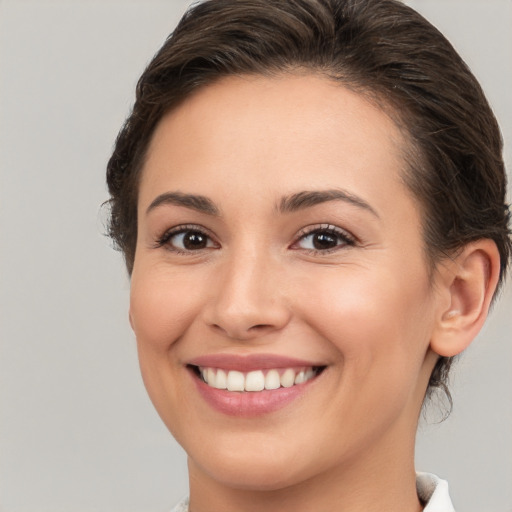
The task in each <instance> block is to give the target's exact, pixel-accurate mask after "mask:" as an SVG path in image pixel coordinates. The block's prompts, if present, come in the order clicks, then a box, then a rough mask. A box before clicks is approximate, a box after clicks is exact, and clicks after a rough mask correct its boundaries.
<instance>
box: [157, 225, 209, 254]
mask: <svg viewBox="0 0 512 512" xmlns="http://www.w3.org/2000/svg"><path fill="white" fill-rule="evenodd" d="M157 247H166V248H167V249H169V250H171V251H174V252H178V253H187V252H193V251H201V250H203V249H210V248H215V247H218V245H217V244H216V243H215V242H214V241H213V240H212V239H211V237H210V236H209V235H207V234H206V233H205V232H204V231H201V230H199V229H191V228H187V227H183V228H176V229H174V230H172V231H170V232H168V233H166V234H165V235H164V236H163V237H162V238H161V239H160V240H159V241H158V243H157Z"/></svg>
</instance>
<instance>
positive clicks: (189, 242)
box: [181, 231, 208, 251]
mask: <svg viewBox="0 0 512 512" xmlns="http://www.w3.org/2000/svg"><path fill="white" fill-rule="evenodd" d="M181 236H182V244H183V247H184V248H185V249H187V250H189V251H193V250H197V249H205V248H206V247H207V246H208V237H207V236H206V235H205V234H204V233H201V232H200V231H187V232H185V233H183V234H182V235H181Z"/></svg>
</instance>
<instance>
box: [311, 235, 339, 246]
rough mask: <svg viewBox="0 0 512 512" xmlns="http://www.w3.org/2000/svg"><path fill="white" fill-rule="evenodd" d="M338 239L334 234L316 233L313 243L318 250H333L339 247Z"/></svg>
mask: <svg viewBox="0 0 512 512" xmlns="http://www.w3.org/2000/svg"><path fill="white" fill-rule="evenodd" d="M338 238H339V237H338V236H336V235H333V234H332V233H314V234H313V235H312V237H311V242H312V245H313V247H314V248H315V249H317V250H325V249H332V248H333V247H336V246H337V245H338Z"/></svg>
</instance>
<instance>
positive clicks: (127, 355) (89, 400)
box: [0, 0, 512, 512]
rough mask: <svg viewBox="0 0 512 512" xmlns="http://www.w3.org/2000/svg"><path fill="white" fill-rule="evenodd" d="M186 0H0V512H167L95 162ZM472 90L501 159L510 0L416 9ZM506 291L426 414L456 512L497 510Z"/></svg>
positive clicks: (506, 472) (510, 85)
mask: <svg viewBox="0 0 512 512" xmlns="http://www.w3.org/2000/svg"><path fill="white" fill-rule="evenodd" d="M187 3H188V2H186V1H184V0H183V1H181V0H180V1H174V2H173V1H169V0H168V1H159V0H145V1H143V0H139V1H130V0H125V1H121V0H117V1H116V0H106V1H105V0H104V1H101V2H100V1H94V0H89V1H86V0H83V1H79V0H68V1H63V0H46V1H44V0H39V1H29V0H17V1H15V0H4V1H1V0H0V247H1V250H0V511H2V512H21V511H23V512H32V511H34V512H35V511H38V512H44V511H48V512H50V511H51V512H60V511H62V512H64V511H66V512H69V511H73V512H75V511H76V512H85V511H88V512H89V511H108V512H121V511H122V512H132V511H133V512H135V511H164V510H168V509H169V508H170V507H171V505H172V504H173V503H174V502H175V501H177V500H178V499H179V497H181V496H182V495H183V494H185V493H186V489H187V478H186V467H185V457H184V455H183V453H182V451H181V449H180V448H179V447H178V446H177V445H176V443H175V442H174V441H173V440H172V439H171V437H170V435H169V434H168V433H167V431H166V429H165V428H164V426H163V425H162V424H161V422H160V420H159V418H158V417H157V415H156V413H155V412H154V411H153V408H152V406H151V404H150V402H149V399H148V398H147V397H146V394H145V390H144V389H143V385H142V381H141V378H140V376H139V373H138V366H137V360H136V351H135V343H134V338H133V335H132V333H131V331H130V329H129V327H128V321H127V320H128V313H127V310H128V289H129V283H128V279H127V277H126V275H125V272H124V269H123V265H122V261H121V258H120V256H119V254H117V253H115V252H114V251H112V250H111V249H110V246H109V242H108V240H107V239H106V238H105V237H104V236H103V235H102V232H103V229H104V228H103V222H104V214H103V213H102V211H101V208H100V205H101V203H102V202H103V201H104V200H105V199H106V198H107V194H106V190H105V185H104V167H105V163H106V161H107V158H108V156H109V152H110V150H111V147H112V143H113V141H114V138H115V135H116V133H117V130H118V129H119V127H120V125H121V123H122V121H123V119H124V117H125V116H126V114H127V112H128V109H129V107H130V105H131V101H132V98H133V90H134V84H135V81H136V79H137V77H138V75H139V74H140V72H141V71H142V69H143V67H144V65H145V64H146V63H147V62H148V60H149V58H150V57H151V56H152V55H153V53H154V52H155V51H156V50H157V49H158V47H159V45H160V44H161V43H162V42H163V40H164V38H165V37H166V36H167V34H168V33H169V32H170V31H171V29H172V27H173V26H174V25H175V23H176V21H177V20H178V18H179V16H180V15H181V13H182V12H183V10H184V8H185V6H186V4H187ZM409 3H410V4H411V5H413V6H414V7H416V8H417V9H418V10H420V11H421V12H423V13H424V14H425V15H426V16H427V17H428V18H429V19H430V20H431V21H432V22H433V23H434V24H436V25H437V26H438V27H439V28H440V29H441V30H442V31H443V32H444V33H445V34H446V35H447V36H448V37H449V38H450V39H451V40H452V42H453V43H454V44H455V46H456V47H457V48H458V50H459V51H460V52H461V53H462V55H463V57H464V58H465V59H466V60H467V62H468V63H469V65H470V66H471V67H472V69H473V70H474V72H475V74H476V75H477V77H478V78H479V79H480V80H481V82H482V84H483V86H484V89H485V90H486V91H487V93H488V96H489V98H490V101H491V103H492V105H493V107H494V109H495V111H496V114H497V116H498V118H499V120H500V122H501V124H502V128H503V133H504V138H505V141H506V143H507V146H506V160H507V162H508V167H509V169H510V168H511V167H512V165H511V164H512V158H511V145H512V94H511V91H512V30H511V27H512V2H511V1H510V0H485V1H484V0H481V1H471V0H417V1H414V2H413V1H411V2H409ZM511 312H512V287H511V286H510V284H509V285H508V287H507V289H506V290H505V292H504V294H503V297H502V300H501V301H500V303H499V304H498V306H497V307H496V308H495V310H494V312H493V315H492V319H491V322H490V323H489V324H488V325H487V326H486V328H485V329H484V331H483V333H482V334H481V336H480V337H479V338H478V340H477V341H476V342H475V343H474V344H473V346H472V347H471V348H470V349H469V351H468V352H467V353H466V354H465V355H464V357H463V359H462V360H461V362H460V363H459V365H458V367H457V370H456V372H455V374H454V382H453V387H454V399H455V409H454V412H453V414H452V416H451V417H450V418H449V420H447V421H446V422H444V423H443V424H440V425H432V424H428V423H427V422H423V423H422V426H421V427H420V434H419V439H418V454H417V461H418V464H417V465H418V468H419V469H422V470H425V471H432V472H435V473H437V474H439V475H440V476H442V477H444V478H447V479H448V480H449V482H450V486H451V490H452V497H453V499H454V501H455V505H456V507H457V509H458V510H459V511H462V510H464V511H466V512H476V511H479V512H480V511H509V512H510V511H512V400H511V399H512V372H511V363H512V343H511V338H512V314H511Z"/></svg>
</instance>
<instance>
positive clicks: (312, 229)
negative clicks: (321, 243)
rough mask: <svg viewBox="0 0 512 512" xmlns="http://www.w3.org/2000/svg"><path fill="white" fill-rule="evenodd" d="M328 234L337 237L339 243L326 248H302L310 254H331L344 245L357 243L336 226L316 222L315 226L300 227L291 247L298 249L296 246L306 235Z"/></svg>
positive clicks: (348, 245) (351, 236)
mask: <svg viewBox="0 0 512 512" xmlns="http://www.w3.org/2000/svg"><path fill="white" fill-rule="evenodd" d="M320 234H322V235H330V236H332V237H335V238H337V240H338V241H341V243H337V244H336V245H335V246H334V247H330V248H327V249H302V250H305V251H306V252H308V253H310V254H331V253H333V252H335V251H338V250H340V249H342V248H344V247H353V246H354V245H356V243H357V239H356V238H355V237H354V236H353V235H351V234H350V233H348V232H347V231H345V230H344V229H341V228H339V227H337V226H333V225H332V224H317V225H316V226H309V227H306V228H304V229H302V230H301V231H300V233H299V235H298V237H297V241H296V242H294V243H293V244H292V245H291V248H292V249H295V250H300V247H298V248H297V246H298V244H299V243H300V242H301V241H303V240H305V239H307V238H308V237H312V236H314V235H320Z"/></svg>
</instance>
